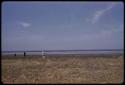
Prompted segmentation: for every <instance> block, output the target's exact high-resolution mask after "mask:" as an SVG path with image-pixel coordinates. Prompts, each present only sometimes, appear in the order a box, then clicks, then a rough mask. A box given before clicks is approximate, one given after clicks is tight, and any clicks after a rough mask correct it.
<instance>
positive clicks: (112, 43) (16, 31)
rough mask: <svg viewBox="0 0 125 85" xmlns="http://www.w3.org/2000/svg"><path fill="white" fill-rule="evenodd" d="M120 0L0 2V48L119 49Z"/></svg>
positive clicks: (122, 8) (121, 26)
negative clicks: (115, 0) (0, 17)
mask: <svg viewBox="0 0 125 85" xmlns="http://www.w3.org/2000/svg"><path fill="white" fill-rule="evenodd" d="M123 10H124V4H123V3H122V2H61V1H60V2H54V1H53V2H3V3H2V50H40V49H41V48H42V49H109V48H111V49H114V48H115V49H122V48H123V34H124V33H123V30H124V28H123V27H124V24H123V20H124V11H123Z"/></svg>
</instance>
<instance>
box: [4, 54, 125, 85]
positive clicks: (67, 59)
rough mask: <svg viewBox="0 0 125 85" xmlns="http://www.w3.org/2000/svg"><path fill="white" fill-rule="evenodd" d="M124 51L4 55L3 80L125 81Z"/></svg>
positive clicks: (24, 81) (41, 81)
mask: <svg viewBox="0 0 125 85" xmlns="http://www.w3.org/2000/svg"><path fill="white" fill-rule="evenodd" d="M123 60H124V59H123V56H121V55H96V56H95V55H93V56H92V55H89V56H86V55H47V56H46V58H45V59H43V58H41V57H40V56H39V55H36V56H26V57H25V58H24V57H20V56H18V55H17V56H16V57H14V56H11V57H8V56H2V82H3V83H11V84H20V83H22V84H24V83H25V84H26V83H35V84H39V83H40V84H41V83H63V84H65V83H83V84H90V83H122V82H123V80H124V79H123V75H124V74H123V72H124V68H123V65H124V64H123Z"/></svg>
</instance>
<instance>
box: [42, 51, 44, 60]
mask: <svg viewBox="0 0 125 85" xmlns="http://www.w3.org/2000/svg"><path fill="white" fill-rule="evenodd" d="M42 58H43V59H45V53H44V51H42Z"/></svg>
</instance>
